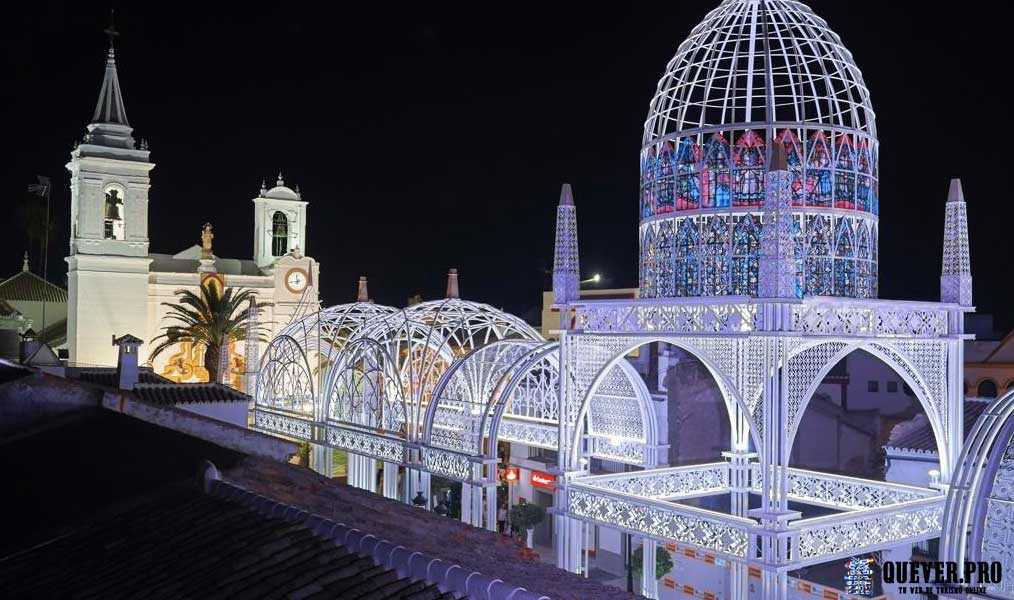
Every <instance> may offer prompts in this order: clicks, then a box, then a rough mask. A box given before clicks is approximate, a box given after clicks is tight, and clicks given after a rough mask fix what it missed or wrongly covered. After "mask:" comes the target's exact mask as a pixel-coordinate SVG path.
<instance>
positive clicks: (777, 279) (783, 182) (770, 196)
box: [757, 143, 802, 298]
mask: <svg viewBox="0 0 1014 600" xmlns="http://www.w3.org/2000/svg"><path fill="white" fill-rule="evenodd" d="M793 252H794V245H793V240H792V174H791V173H789V165H788V160H787V158H786V156H785V146H784V145H783V144H780V143H775V144H773V147H772V149H771V159H770V160H769V161H768V172H767V173H766V174H765V181H764V229H763V232H762V233H761V247H760V260H759V263H760V264H759V269H758V270H759V271H760V273H759V274H758V277H759V278H760V280H759V282H758V286H757V287H758V290H757V291H758V296H760V297H761V298H796V297H798V296H800V295H801V294H800V293H799V292H800V290H801V289H802V288H801V286H797V283H796V261H795V258H794V256H793ZM801 283H802V282H800V284H801Z"/></svg>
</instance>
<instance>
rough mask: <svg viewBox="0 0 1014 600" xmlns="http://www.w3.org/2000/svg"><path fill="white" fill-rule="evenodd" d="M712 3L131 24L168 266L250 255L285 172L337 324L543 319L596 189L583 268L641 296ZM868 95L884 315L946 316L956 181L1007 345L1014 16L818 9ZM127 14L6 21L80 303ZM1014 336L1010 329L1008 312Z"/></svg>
mask: <svg viewBox="0 0 1014 600" xmlns="http://www.w3.org/2000/svg"><path fill="white" fill-rule="evenodd" d="M715 5H717V2H716V1H715V0H709V1H703V2H702V1H690V0H687V1H684V2H671V3H654V4H651V5H645V4H643V3H636V4H629V5H621V4H619V3H614V4H613V5H611V6H610V10H609V11H603V10H596V9H593V8H591V7H592V5H591V4H588V3H583V4H576V5H562V4H559V5H557V4H555V3H541V4H534V5H520V4H518V5H513V4H485V5H479V4H469V5H463V6H456V7H449V6H446V7H441V8H435V9H426V10H424V9H422V8H420V7H418V6H417V7H415V8H413V9H410V10H408V11H406V10H405V9H404V8H402V7H399V6H398V5H396V4H391V3H372V4H367V3H359V4H358V5H355V6H351V5H347V4H345V3H331V4H329V5H328V6H327V7H324V6H321V5H318V4H317V3H313V4H310V3H307V4H301V3H297V2H289V3H278V4H270V5H268V4H259V3H246V4H241V5H239V4H238V5H235V6H226V5H213V4H212V3H206V4H195V5H185V4H180V3H173V4H170V3H154V2H146V3H125V4H122V5H120V6H117V25H118V28H119V29H120V30H121V32H122V36H121V37H120V39H119V40H118V43H117V63H118V66H119V73H120V83H121V85H122V88H123V91H124V96H125V102H126V108H127V114H128V116H129V118H130V122H131V125H133V126H134V128H135V137H143V138H146V139H147V140H148V141H149V143H150V146H151V150H152V160H153V161H154V162H155V163H156V164H157V166H156V168H155V170H154V172H153V174H152V192H151V211H152V212H151V229H150V235H151V249H152V251H153V252H176V251H179V250H182V249H183V248H185V247H187V246H189V245H191V244H193V243H196V242H197V240H198V235H199V230H200V226H201V224H202V223H204V222H205V221H210V222H212V223H213V224H214V225H215V233H216V237H215V250H216V254H218V255H220V256H236V257H249V256H250V255H251V254H252V251H253V243H252V230H253V210H252V203H251V199H252V198H253V197H254V196H255V195H256V193H257V190H258V188H259V186H260V182H261V180H262V179H268V180H269V183H270V181H271V180H273V178H274V177H275V176H276V174H277V172H278V171H279V170H281V171H283V172H284V174H285V179H286V182H287V183H289V184H290V185H295V184H299V185H300V187H301V188H302V191H303V195H304V198H305V199H306V200H308V201H309V202H310V207H309V211H310V226H309V232H308V238H309V241H308V250H309V253H310V254H312V255H313V256H315V257H316V258H317V259H318V260H320V262H321V263H322V268H321V280H322V281H321V285H322V296H323V300H324V302H325V304H335V303H341V302H347V301H351V300H352V299H353V295H354V292H355V281H356V278H357V277H358V276H359V275H360V274H365V275H368V276H369V278H370V291H371V293H372V295H373V296H374V297H375V299H376V300H377V301H378V302H383V303H387V304H394V305H399V306H400V305H403V304H404V302H405V298H406V297H407V296H409V295H410V294H413V293H415V292H419V293H421V294H422V295H423V296H424V297H426V298H434V297H439V296H440V295H442V293H443V286H444V273H445V272H446V270H447V268H448V267H452V266H453V267H457V268H458V269H459V272H460V273H461V287H462V293H463V295H465V296H466V297H468V298H471V299H476V300H482V301H486V302H489V303H491V304H495V305H498V306H503V307H505V308H507V309H508V310H511V311H514V312H517V313H519V314H521V315H522V316H525V317H528V318H536V319H537V313H536V312H535V310H536V308H537V307H538V306H539V303H540V302H541V297H540V290H541V289H542V288H543V287H544V286H545V285H546V284H547V283H548V269H549V267H550V264H551V260H552V236H553V221H554V214H555V212H554V208H555V204H556V200H557V198H558V195H559V189H560V184H561V183H562V182H564V181H567V182H570V183H572V184H573V185H574V190H575V197H576V203H577V206H578V222H579V235H580V241H581V261H582V270H583V271H584V272H585V273H586V274H591V273H595V272H599V273H602V274H603V275H604V276H605V277H606V282H605V284H606V285H610V286H634V285H636V280H637V255H636V248H637V229H636V226H637V194H638V189H637V186H638V162H637V157H638V150H639V148H640V137H641V128H642V124H643V121H644V118H645V115H646V112H647V107H648V102H649V100H650V98H651V96H652V93H653V92H654V90H655V85H656V83H657V81H658V78H659V76H660V75H661V74H662V72H663V70H664V68H665V65H666V63H667V62H668V60H669V59H670V58H671V57H672V55H673V54H674V53H675V51H676V48H677V46H678V45H679V43H680V42H681V41H682V40H683V38H684V37H686V35H687V34H688V33H689V31H690V29H691V28H692V27H693V26H694V25H695V24H696V23H697V22H698V21H699V20H700V19H701V18H702V17H703V16H704V14H705V13H706V12H707V11H708V10H710V9H711V8H713V7H714V6H715ZM812 6H813V7H814V8H815V9H816V10H817V12H818V13H819V14H821V16H823V17H824V18H825V19H827V20H828V22H829V24H830V25H831V27H832V28H833V29H835V30H836V31H837V32H838V33H839V34H840V35H841V37H842V39H843V41H844V43H845V44H846V45H847V46H848V47H849V48H850V49H851V51H852V53H853V55H854V57H855V60H856V62H857V63H858V65H859V66H860V68H861V69H862V70H863V73H864V76H865V79H866V83H867V85H868V86H869V88H870V89H871V92H872V97H873V103H874V108H875V109H876V112H877V126H878V130H879V137H880V142H881V203H880V205H881V215H880V217H881V221H880V232H881V239H882V246H881V254H880V264H881V267H880V272H881V276H880V289H881V294H880V295H881V297H882V298H904V299H924V300H933V299H936V298H937V296H938V293H939V291H938V290H939V288H938V285H939V283H938V282H939V279H938V276H939V269H940V253H941V241H940V240H941V230H942V223H943V204H944V200H945V198H946V193H947V185H948V179H949V178H950V177H952V176H959V177H962V179H963V182H964V187H965V195H966V199H967V200H968V202H969V212H970V229H971V243H972V268H973V274H974V276H975V299H976V304H977V305H978V306H979V308H980V311H986V312H995V313H997V316H998V317H999V318H1000V320H1001V322H1002V324H1004V325H1005V326H1010V325H1012V324H1014V319H1012V318H1011V315H1010V314H1009V313H1012V312H1014V311H1011V310H1010V309H1009V303H1008V302H1007V298H1009V297H1011V295H1012V293H1014V280H1012V278H1011V272H1012V271H1011V265H1010V262H1011V260H1012V259H1014V252H1012V250H1014V244H1012V241H1011V237H1010V235H1009V234H1008V230H1009V223H1010V218H1011V210H1010V208H1009V207H1010V204H1011V201H1012V199H1011V195H1010V192H1009V189H1010V182H1011V175H1010V165H1009V163H1010V151H1009V149H1008V148H1007V145H1008V144H1007V142H1006V140H1007V137H1008V136H1009V135H1010V130H1011V117H1010V107H1009V97H1008V96H1007V95H1006V93H1005V88H1006V87H1007V79H1009V71H1010V67H1009V57H1010V53H1009V39H1008V38H1009V23H1010V22H1011V18H1010V17H1011V14H1010V13H1011V8H1010V7H1009V6H1008V5H1007V4H1006V3H1003V4H1000V3H996V4H993V3H990V4H989V10H984V7H983V5H982V4H981V3H971V4H967V5H955V6H952V7H951V8H950V9H949V10H947V11H940V10H936V9H934V8H932V6H933V4H932V3H926V2H865V1H864V2H859V1H855V2H814V3H813V4H812ZM108 7H109V4H108V3H102V4H91V3H87V2H79V3H73V4H68V5H62V4H49V3H43V2H38V3H19V5H17V6H15V7H13V8H10V9H8V10H7V11H6V12H7V14H6V15H5V21H6V24H7V27H6V28H5V39H4V40H3V41H2V42H0V43H2V44H3V57H4V61H5V64H4V69H3V82H2V85H0V90H2V92H0V93H2V99H3V103H4V106H5V110H4V115H5V116H6V118H5V122H4V132H5V136H4V137H5V142H6V143H5V144H4V146H5V148H6V149H7V151H8V152H9V153H10V154H9V156H8V158H7V159H5V160H3V161H2V162H0V164H2V165H3V166H4V169H5V170H6V173H4V176H3V177H2V179H0V192H2V197H3V198H4V200H3V201H4V202H5V205H6V210H5V212H6V213H7V215H8V216H7V218H8V222H9V223H10V224H11V226H10V227H9V229H8V234H7V235H5V236H2V241H0V275H5V274H8V273H12V272H14V271H16V270H17V269H18V268H20V264H21V260H20V255H21V252H22V251H23V249H24V248H25V247H26V242H25V240H24V235H23V234H22V232H21V231H20V229H19V227H18V226H17V223H18V221H17V219H16V207H17V205H18V204H19V203H20V202H22V201H23V197H24V193H23V189H24V186H25V185H27V184H28V183H30V182H31V181H32V179H33V176H34V175H35V174H36V173H42V174H49V175H52V176H53V177H54V178H55V179H56V181H57V182H58V183H57V187H56V192H55V196H54V199H53V200H54V202H53V218H52V221H53V224H54V228H53V239H52V242H51V245H50V248H51V252H50V269H49V271H50V276H51V277H52V278H53V279H54V280H58V281H61V282H62V281H64V279H65V275H66V264H65V263H64V262H63V260H62V258H63V256H65V254H66V249H67V232H68V229H69V227H68V220H69V216H68V214H69V210H68V206H69V190H68V188H67V181H68V178H67V173H66V171H65V169H64V168H63V165H64V164H65V163H66V162H67V159H68V156H69V155H68V152H69V151H70V150H71V147H72V144H73V142H74V140H75V139H78V138H80V136H81V135H82V134H83V133H84V127H85V124H86V123H87V122H88V120H89V119H90V117H91V114H92V111H93V109H94V105H95V100H96V97H97V94H98V88H99V84H100V82H101V77H102V69H103V61H104V57H105V37H104V36H103V34H102V29H103V28H104V27H105V26H106V21H107V18H108V17H107V12H108ZM1005 313H1007V314H1005Z"/></svg>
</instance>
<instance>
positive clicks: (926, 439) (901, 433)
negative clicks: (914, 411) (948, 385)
mask: <svg viewBox="0 0 1014 600" xmlns="http://www.w3.org/2000/svg"><path fill="white" fill-rule="evenodd" d="M987 406H989V403H988V402H982V401H980V400H965V419H964V421H965V437H966V438H967V437H968V434H969V433H970V432H971V431H972V426H974V425H975V422H976V421H977V420H978V419H979V415H981V414H982V413H983V412H984V411H985V410H986V407H987ZM885 446H886V447H888V448H895V449H898V450H917V451H920V452H932V453H936V451H937V441H936V438H935V437H933V428H932V426H931V425H930V424H929V421H928V420H927V419H926V417H925V415H922V414H920V415H919V416H917V417H915V418H914V419H911V420H909V421H905V422H903V423H899V424H897V425H895V426H894V429H893V430H892V431H891V437H890V439H889V440H888V441H887V444H885Z"/></svg>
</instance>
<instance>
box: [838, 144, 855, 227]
mask: <svg viewBox="0 0 1014 600" xmlns="http://www.w3.org/2000/svg"><path fill="white" fill-rule="evenodd" d="M834 168H835V172H834V206H835V208H846V209H854V208H855V207H856V200H855V197H856V174H855V168H856V153H855V150H854V149H853V148H852V142H851V140H850V139H849V137H848V136H847V135H841V136H839V137H838V150H837V152H836V158H835V163H834Z"/></svg>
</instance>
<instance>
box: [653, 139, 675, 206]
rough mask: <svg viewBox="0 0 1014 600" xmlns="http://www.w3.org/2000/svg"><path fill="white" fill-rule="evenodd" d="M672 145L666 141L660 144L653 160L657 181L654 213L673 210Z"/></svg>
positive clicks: (673, 173)
mask: <svg viewBox="0 0 1014 600" xmlns="http://www.w3.org/2000/svg"><path fill="white" fill-rule="evenodd" d="M674 175H675V171H674V169H673V156H672V146H670V145H669V143H668V142H666V143H665V144H663V145H662V150H661V151H660V152H659V153H658V159H657V160H656V162H655V180H656V181H657V182H658V195H657V196H656V197H655V214H662V213H670V212H673V211H674V210H675V206H676V205H675V203H674V198H673V190H674V187H675V181H674V179H673V176H674Z"/></svg>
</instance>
